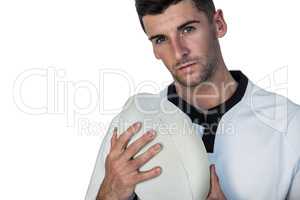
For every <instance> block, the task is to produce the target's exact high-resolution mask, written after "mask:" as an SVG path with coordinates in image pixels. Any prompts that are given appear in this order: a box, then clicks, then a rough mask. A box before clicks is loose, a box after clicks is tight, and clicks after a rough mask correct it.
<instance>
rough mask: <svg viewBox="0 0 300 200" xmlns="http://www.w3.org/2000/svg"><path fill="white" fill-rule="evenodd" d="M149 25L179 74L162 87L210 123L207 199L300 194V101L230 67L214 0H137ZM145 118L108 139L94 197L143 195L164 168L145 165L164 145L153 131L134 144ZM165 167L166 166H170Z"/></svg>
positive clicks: (197, 119)
mask: <svg viewBox="0 0 300 200" xmlns="http://www.w3.org/2000/svg"><path fill="white" fill-rule="evenodd" d="M136 8H137V12H138V14H139V18H140V21H141V25H142V27H143V29H144V31H145V33H146V34H147V36H148V38H149V39H150V41H151V42H152V44H153V52H154V54H155V57H156V58H157V59H160V60H162V62H163V63H164V64H165V66H166V67H167V69H168V70H169V72H170V73H171V75H172V76H173V79H174V82H173V83H172V84H170V85H169V86H168V87H167V88H165V89H164V90H163V91H161V93H160V94H161V95H162V96H163V97H165V98H167V99H168V100H169V101H170V102H172V103H173V104H175V105H176V106H178V107H179V108H180V109H181V110H182V111H183V112H184V113H185V114H187V115H188V116H189V117H190V118H191V120H192V122H193V123H194V124H196V125H198V126H199V127H202V128H204V134H203V136H202V140H203V142H204V145H205V147H206V150H207V152H208V155H209V161H210V162H211V164H212V166H211V189H210V193H209V195H208V198H207V199H226V198H227V199H300V123H299V122H300V121H299V120H300V108H299V106H298V105H296V104H294V103H292V102H290V101H289V100H287V99H286V98H284V97H281V96H279V95H276V94H273V93H270V92H267V91H265V90H263V89H261V88H259V87H258V86H256V85H255V84H253V83H252V82H251V81H250V80H248V78H247V77H246V76H245V75H244V74H243V73H242V72H240V71H228V69H227V67H226V65H225V62H224V60H223V58H222V53H221V50H220V45H219V41H218V38H221V37H223V36H224V35H225V34H226V32H227V26H226V22H225V20H224V17H223V13H222V10H215V7H214V4H213V2H212V1H211V0H173V1H172V0H160V1H159V0H136ZM140 127H141V124H139V123H136V124H134V125H132V126H131V127H130V128H129V129H128V130H127V131H126V132H124V133H123V134H121V136H120V137H119V138H117V137H116V131H117V130H109V131H108V134H107V136H106V138H105V139H104V141H103V144H102V146H101V149H100V152H99V155H98V159H97V162H96V166H95V170H94V173H93V176H92V179H91V183H90V186H89V190H88V192H87V196H86V199H96V198H97V199H103V200H110V199H111V200H117V199H118V200H119V199H122V200H123V199H129V198H136V196H135V194H134V188H135V186H136V184H138V183H140V182H142V181H145V180H149V179H152V178H155V177H157V176H159V174H160V173H161V169H160V168H153V169H151V170H149V171H146V172H140V171H139V170H138V169H139V167H140V166H142V165H143V164H144V163H146V162H148V161H149V160H150V159H151V158H152V157H153V156H155V155H156V154H157V153H159V151H160V146H159V145H158V144H156V145H154V146H152V147H151V148H150V149H148V151H146V152H145V153H144V154H142V155H141V156H139V157H137V158H135V159H131V158H132V157H133V156H134V155H135V154H136V153H137V152H138V150H139V149H141V148H142V147H143V146H145V145H146V144H147V143H148V142H150V141H152V140H153V138H154V137H155V133H154V132H149V133H146V134H145V135H144V136H142V137H141V138H140V139H138V140H137V141H136V142H134V143H132V144H131V145H129V146H127V144H128V141H129V139H130V137H131V136H132V135H133V134H134V133H135V132H137V131H138V130H139V128H140ZM162 173H163V172H162Z"/></svg>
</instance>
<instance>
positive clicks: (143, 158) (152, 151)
mask: <svg viewBox="0 0 300 200" xmlns="http://www.w3.org/2000/svg"><path fill="white" fill-rule="evenodd" d="M161 149H162V145H161V144H155V145H153V146H151V147H150V148H148V150H147V151H145V152H144V153H142V154H141V155H139V156H138V157H136V158H135V159H132V160H129V161H128V163H127V164H126V166H124V167H123V171H122V174H129V173H133V172H138V169H139V168H140V167H142V166H143V165H144V164H145V163H147V162H148V161H149V160H151V159H152V158H153V157H154V156H155V155H156V154H158V153H159V152H160V151H161ZM123 163H124V161H123Z"/></svg>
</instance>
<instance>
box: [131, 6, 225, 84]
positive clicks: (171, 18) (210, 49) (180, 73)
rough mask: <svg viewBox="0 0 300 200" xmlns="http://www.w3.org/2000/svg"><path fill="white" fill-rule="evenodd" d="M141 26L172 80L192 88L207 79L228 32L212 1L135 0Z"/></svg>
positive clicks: (218, 60) (218, 58) (218, 59)
mask: <svg viewBox="0 0 300 200" xmlns="http://www.w3.org/2000/svg"><path fill="white" fill-rule="evenodd" d="M136 9H137V12H138V15H139V18H140V21H141V24H142V27H143V29H144V31H145V33H146V34H147V36H148V37H149V39H150V41H151V42H152V45H153V51H154V54H155V56H156V58H158V59H161V60H162V61H163V62H164V64H165V65H166V67H167V68H168V70H169V71H170V73H171V74H172V76H173V78H174V79H175V81H177V82H179V83H180V84H181V85H183V86H189V87H195V86H197V85H199V84H200V83H202V82H205V81H207V80H209V79H210V78H211V76H212V74H213V72H214V71H215V70H216V68H217V66H218V63H219V62H221V61H222V60H220V59H222V56H221V52H220V48H219V42H218V38H220V37H223V36H224V35H225V33H226V31H227V27H226V23H225V21H224V19H223V14H222V11H221V10H217V11H216V10H215V6H214V4H213V2H212V0H136Z"/></svg>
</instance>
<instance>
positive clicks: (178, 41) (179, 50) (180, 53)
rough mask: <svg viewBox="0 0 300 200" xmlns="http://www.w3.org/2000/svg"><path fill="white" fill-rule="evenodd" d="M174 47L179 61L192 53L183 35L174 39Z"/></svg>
mask: <svg viewBox="0 0 300 200" xmlns="http://www.w3.org/2000/svg"><path fill="white" fill-rule="evenodd" d="M172 48H173V53H174V55H175V58H176V61H177V62H179V61H181V60H182V58H184V57H186V56H187V55H188V54H189V53H190V51H189V49H188V48H187V46H186V44H185V42H184V41H183V40H182V38H181V37H178V38H175V39H174V40H173V41H172Z"/></svg>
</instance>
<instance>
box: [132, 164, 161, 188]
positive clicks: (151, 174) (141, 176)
mask: <svg viewBox="0 0 300 200" xmlns="http://www.w3.org/2000/svg"><path fill="white" fill-rule="evenodd" d="M161 172H162V169H161V167H154V168H152V169H150V170H147V171H143V172H139V173H137V174H135V175H134V178H133V179H134V180H135V184H137V183H140V182H143V181H146V180H149V179H153V178H155V177H157V176H159V175H160V174H161Z"/></svg>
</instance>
